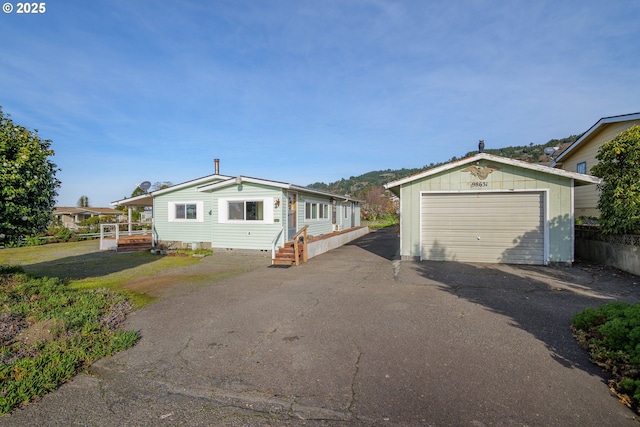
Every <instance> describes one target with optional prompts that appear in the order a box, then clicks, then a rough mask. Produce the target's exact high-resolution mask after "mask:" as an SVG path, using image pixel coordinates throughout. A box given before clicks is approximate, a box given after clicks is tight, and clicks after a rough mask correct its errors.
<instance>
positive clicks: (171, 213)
mask: <svg viewBox="0 0 640 427" xmlns="http://www.w3.org/2000/svg"><path fill="white" fill-rule="evenodd" d="M176 205H196V218H195V219H185V218H176ZM168 219H169V222H204V202H203V201H202V200H200V201H194V200H191V201H186V202H183V201H176V202H169V203H168Z"/></svg>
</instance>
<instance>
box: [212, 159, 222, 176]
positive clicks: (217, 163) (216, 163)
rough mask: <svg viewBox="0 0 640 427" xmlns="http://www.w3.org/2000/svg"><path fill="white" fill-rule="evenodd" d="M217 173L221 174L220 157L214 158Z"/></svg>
mask: <svg viewBox="0 0 640 427" xmlns="http://www.w3.org/2000/svg"><path fill="white" fill-rule="evenodd" d="M213 165H214V167H215V171H216V175H220V159H213Z"/></svg>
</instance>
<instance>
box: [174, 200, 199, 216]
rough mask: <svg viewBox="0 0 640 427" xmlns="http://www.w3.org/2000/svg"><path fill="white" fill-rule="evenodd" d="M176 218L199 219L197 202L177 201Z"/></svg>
mask: <svg viewBox="0 0 640 427" xmlns="http://www.w3.org/2000/svg"><path fill="white" fill-rule="evenodd" d="M174 206H175V217H174V218H175V219H198V207H197V206H196V204H195V203H176V204H175V205H174Z"/></svg>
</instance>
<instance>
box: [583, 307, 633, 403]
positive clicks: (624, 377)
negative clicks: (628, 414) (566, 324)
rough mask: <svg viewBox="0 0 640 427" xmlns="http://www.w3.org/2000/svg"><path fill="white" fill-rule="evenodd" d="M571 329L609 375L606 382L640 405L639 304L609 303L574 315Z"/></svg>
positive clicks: (620, 393)
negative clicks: (609, 377)
mask: <svg viewBox="0 0 640 427" xmlns="http://www.w3.org/2000/svg"><path fill="white" fill-rule="evenodd" d="M572 329H573V331H574V335H575V337H576V339H577V340H578V342H579V343H580V345H582V347H583V348H585V349H586V350H587V351H588V352H589V356H590V358H591V360H592V361H593V362H594V363H596V364H598V365H599V366H601V367H602V368H604V369H605V370H606V371H607V372H609V373H610V374H611V375H612V379H611V380H610V382H609V385H610V386H611V387H612V388H613V389H614V390H615V391H616V392H617V393H618V394H619V395H620V397H621V398H623V401H625V403H627V404H628V405H629V406H631V407H633V408H634V409H636V411H637V410H638V408H640V304H627V303H624V302H611V303H608V304H604V305H602V306H600V307H598V308H596V309H592V308H587V309H585V310H583V311H581V312H579V313H576V314H575V315H574V317H573V325H572Z"/></svg>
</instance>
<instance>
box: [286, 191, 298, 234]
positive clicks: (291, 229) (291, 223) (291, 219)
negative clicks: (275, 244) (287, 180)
mask: <svg viewBox="0 0 640 427" xmlns="http://www.w3.org/2000/svg"><path fill="white" fill-rule="evenodd" d="M287 199H288V202H287V228H288V233H287V241H290V240H293V235H294V234H296V232H297V231H298V194H297V193H291V192H289V193H287Z"/></svg>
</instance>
